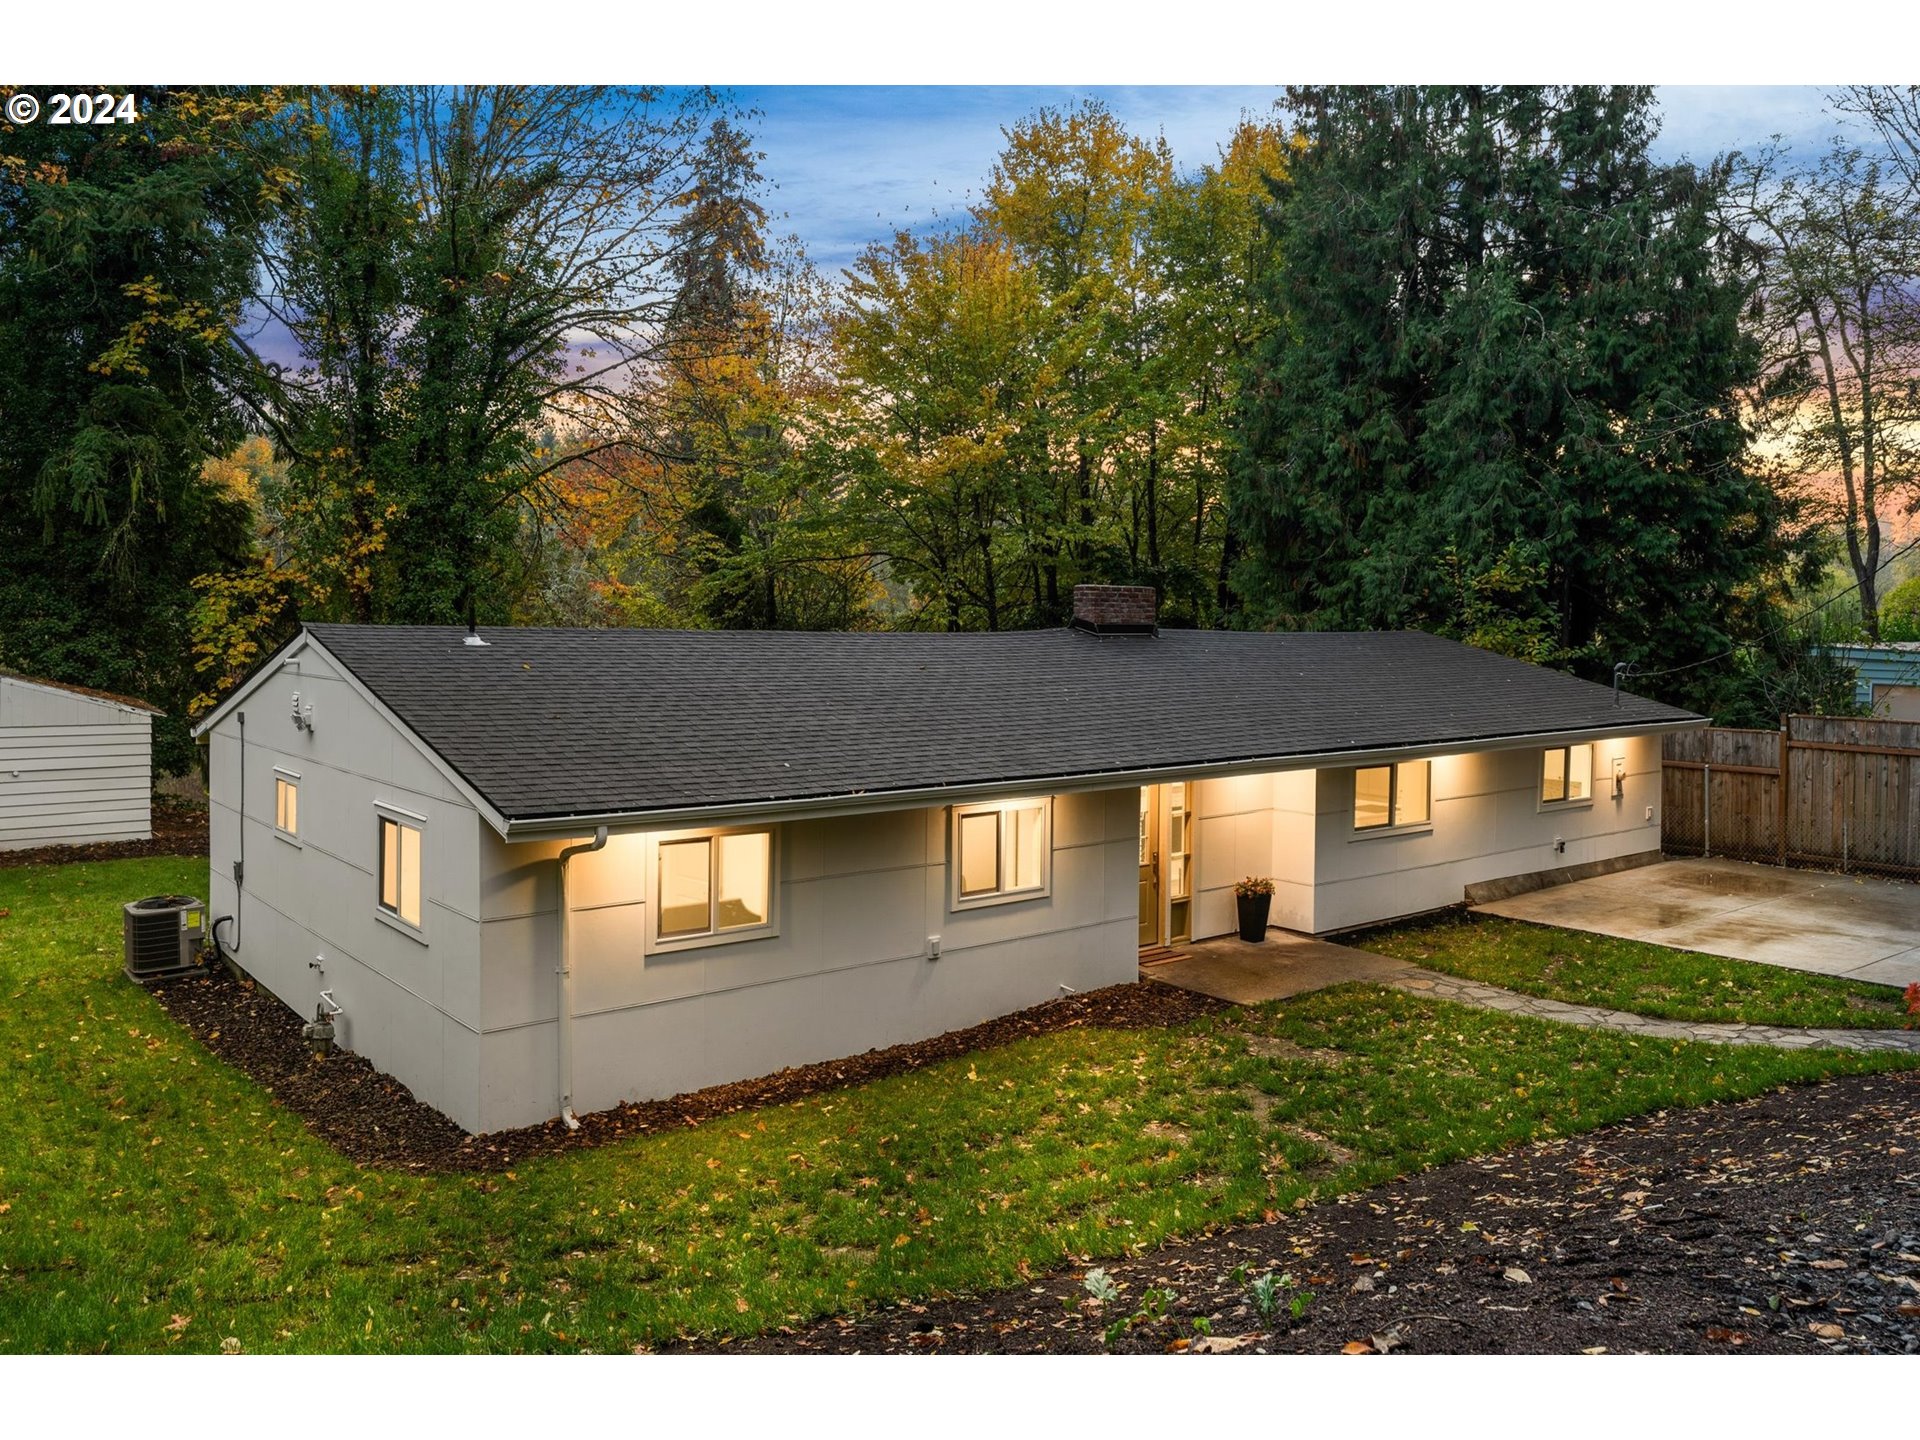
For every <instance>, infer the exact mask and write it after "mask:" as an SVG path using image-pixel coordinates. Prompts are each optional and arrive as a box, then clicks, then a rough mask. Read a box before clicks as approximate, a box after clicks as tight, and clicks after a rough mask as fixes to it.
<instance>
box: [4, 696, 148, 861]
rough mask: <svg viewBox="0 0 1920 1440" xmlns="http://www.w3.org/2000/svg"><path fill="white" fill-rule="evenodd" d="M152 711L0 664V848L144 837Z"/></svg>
mask: <svg viewBox="0 0 1920 1440" xmlns="http://www.w3.org/2000/svg"><path fill="white" fill-rule="evenodd" d="M159 713H160V712H159V711H158V710H156V709H155V708H154V707H153V706H151V705H149V704H147V703H146V702H145V701H142V700H130V699H127V698H126V697H125V696H121V695H109V694H107V693H106V692H105V691H101V690H87V689H83V688H82V687H80V686H77V685H63V684H60V683H59V682H57V681H53V680H35V679H31V678H29V677H27V676H24V675H12V674H7V673H4V672H0V850H31V849H37V848H38V847H40V846H42V845H90V844H95V843H97V842H100V841H105V840H146V839H149V838H151V836H152V834H153V813H152V799H153V717H154V716H155V715H158V714H159Z"/></svg>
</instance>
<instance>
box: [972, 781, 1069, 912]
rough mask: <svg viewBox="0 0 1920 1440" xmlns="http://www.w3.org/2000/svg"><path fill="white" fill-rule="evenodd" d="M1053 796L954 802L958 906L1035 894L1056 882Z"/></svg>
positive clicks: (1031, 897) (1034, 896)
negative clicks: (979, 803)
mask: <svg viewBox="0 0 1920 1440" xmlns="http://www.w3.org/2000/svg"><path fill="white" fill-rule="evenodd" d="M1052 822H1053V802H1052V801H1051V800H1050V799H1041V800H1008V801H1003V802H995V803H992V804H986V805H956V806H954V807H953V838H952V845H951V849H950V851H949V855H950V860H949V863H948V866H947V870H948V873H949V874H950V875H951V876H952V892H953V893H952V902H951V903H952V908H953V909H955V910H964V909H967V908H969V907H971V906H975V905H999V904H1002V903H1005V902H1007V901H1012V900H1034V899H1038V898H1040V897H1042V896H1045V895H1047V894H1049V893H1050V892H1051V887H1052V885H1053V836H1052V831H1053V823H1052Z"/></svg>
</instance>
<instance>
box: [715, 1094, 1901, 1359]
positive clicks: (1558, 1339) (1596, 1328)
mask: <svg viewBox="0 0 1920 1440" xmlns="http://www.w3.org/2000/svg"><path fill="white" fill-rule="evenodd" d="M1104 1269H1105V1270H1106V1272H1107V1274H1108V1275H1109V1276H1110V1277H1111V1279H1112V1280H1113V1281H1114V1282H1115V1283H1116V1284H1118V1285H1119V1286H1120V1287H1121V1288H1120V1293H1119V1295H1118V1297H1117V1298H1115V1299H1113V1300H1110V1301H1107V1302H1105V1303H1095V1302H1093V1301H1092V1299H1091V1297H1090V1296H1089V1294H1088V1291H1087V1288H1086V1285H1085V1277H1086V1273H1087V1267H1085V1266H1074V1267H1069V1268H1066V1269H1062V1270H1059V1271H1055V1272H1053V1273H1051V1274H1049V1275H1046V1276H1044V1277H1038V1278H1036V1279H1035V1281H1034V1282H1033V1283H1032V1284H1030V1285H1027V1286H1023V1287H1020V1288H1018V1289H1015V1290H1009V1291H1004V1292H1000V1293H996V1294H988V1295H980V1296H973V1297H959V1298H954V1299H945V1300H937V1301H929V1302H926V1303H915V1304H906V1305H898V1306H892V1307H889V1308H886V1309H883V1310H878V1311H874V1312H871V1313H869V1314H866V1315H862V1316H857V1317H852V1318H842V1319H834V1320H827V1321H823V1322H820V1323H817V1324H814V1325H811V1326H808V1327H805V1328H801V1329H797V1330H793V1331H789V1332H785V1333H776V1334H770V1335H766V1336H762V1337H760V1338H758V1339H756V1340H752V1341H748V1342H744V1343H741V1344H736V1345H729V1346H727V1347H726V1348H727V1349H729V1350H736V1349H745V1350H755V1351H802V1352H899V1353H913V1352H1049V1353H1058V1352H1073V1351H1080V1352H1091V1351H1099V1350H1102V1349H1105V1348H1109V1347H1108V1344H1107V1341H1106V1339H1105V1332H1106V1331H1107V1329H1108V1327H1109V1326H1111V1325H1113V1324H1114V1322H1115V1321H1116V1320H1124V1319H1126V1318H1127V1317H1129V1316H1132V1315H1136V1314H1139V1313H1140V1312H1141V1311H1142V1310H1143V1309H1145V1310H1146V1312H1147V1317H1148V1318H1145V1319H1143V1320H1140V1321H1137V1322H1135V1323H1134V1324H1132V1325H1130V1326H1128V1327H1126V1328H1125V1329H1124V1330H1123V1331H1122V1332H1121V1333H1120V1334H1119V1335H1118V1336H1117V1337H1116V1338H1115V1339H1114V1340H1113V1341H1112V1344H1111V1347H1110V1348H1112V1349H1114V1350H1116V1351H1133V1352H1165V1351H1170V1350H1171V1351H1175V1352H1178V1353H1208V1352H1211V1351H1230V1352H1237V1353H1246V1354H1262V1353H1266V1354H1270V1353H1279V1352H1286V1353H1307V1352H1320V1353H1327V1352H1335V1353H1337V1352H1341V1351H1343V1350H1345V1351H1351V1352H1352V1353H1373V1354H1379V1353H1392V1354H1397V1353H1407V1354H1419V1353H1435V1352H1440V1353H1450V1354H1462V1353H1468V1354H1473V1353H1478V1354H1486V1353H1500V1354H1506V1353H1541V1352H1546V1353H1582V1352H1598V1351H1608V1352H1616V1353H1617V1352H1624V1351H1649V1352H1656V1353H1672V1352H1687V1353H1742V1352H1753V1353H1767V1354H1818V1353H1827V1352H1843V1353H1844V1352H1867V1353H1881V1354H1908V1355H1911V1354H1916V1353H1920V1072H1913V1071H1905V1072H1896V1073H1890V1074H1882V1075H1867V1076H1846V1077H1841V1078H1836V1079H1832V1080H1827V1081H1823V1082H1821V1083H1820V1084H1817V1085H1807V1086H1801V1087H1798V1088H1793V1089H1782V1090H1778V1091H1774V1092H1773V1093H1771V1094H1768V1095H1764V1096H1761V1097H1759V1098H1757V1099H1754V1100H1749V1101H1745V1102H1742V1103H1738V1104H1731V1105H1712V1106H1706V1107H1702V1108H1699V1109H1693V1110H1675V1111H1662V1112H1660V1113H1658V1114H1655V1115H1651V1116H1647V1117H1645V1118H1643V1119H1640V1120H1637V1121H1632V1122H1629V1123H1626V1124H1621V1125H1614V1126H1609V1127H1606V1128H1604V1129H1601V1130H1596V1131H1593V1132H1591V1133H1589V1134H1587V1135H1583V1136H1580V1137H1578V1138H1576V1139H1572V1140H1564V1141H1556V1142H1551V1143H1547V1144H1542V1145H1537V1146H1533V1147H1529V1148H1526V1149H1522V1150H1516V1151H1511V1152H1508V1153H1507V1154H1504V1155H1498V1156H1494V1157H1491V1158H1488V1159H1483V1160H1474V1161H1463V1162H1460V1163H1457V1164H1453V1165H1448V1166H1444V1167H1441V1168H1439V1169H1435V1170H1431V1171H1428V1172H1427V1173H1425V1174H1422V1175H1414V1176H1409V1177H1406V1178H1404V1179H1401V1180H1397V1181H1394V1182H1393V1183H1391V1184H1388V1185H1384V1186H1381V1187H1379V1188H1378V1189H1374V1190H1368V1191H1363V1192H1360V1193H1357V1194H1354V1195H1349V1196H1344V1197H1342V1198H1341V1199H1339V1200H1335V1201H1329V1202H1326V1203H1323V1204H1320V1205H1317V1206H1313V1207H1311V1208H1308V1209H1305V1210H1302V1211H1299V1212H1296V1213H1293V1214H1290V1215H1286V1216H1283V1217H1279V1218H1277V1219H1276V1220H1274V1221H1273V1222H1271V1223H1268V1224H1262V1225H1254V1226H1249V1227H1245V1228H1240V1229H1233V1230H1226V1231H1221V1232H1219V1233H1216V1234H1214V1235H1211V1236H1206V1237H1202V1238H1199V1239H1195V1240H1192V1241H1189V1242H1185V1243H1174V1244H1169V1245H1166V1246H1163V1247H1161V1248H1160V1249H1157V1250H1154V1251H1152V1252H1151V1253H1148V1254H1146V1255H1143V1256H1141V1257H1139V1258H1137V1259H1133V1260H1124V1261H1110V1262H1105V1264H1104ZM1274 1271H1279V1272H1287V1273H1290V1274H1291V1275H1292V1276H1293V1277H1294V1279H1295V1281H1296V1282H1297V1284H1298V1286H1299V1287H1300V1288H1303V1289H1306V1290H1310V1291H1312V1292H1313V1299H1312V1301H1311V1303H1310V1304H1309V1305H1308V1307H1307V1310H1306V1312H1305V1314H1304V1316H1303V1317H1302V1318H1301V1319H1300V1320H1298V1321H1297V1322H1290V1323H1288V1322H1283V1323H1282V1325H1281V1326H1280V1328H1278V1329H1269V1328H1267V1326H1266V1325H1264V1324H1263V1322H1262V1321H1261V1319H1260V1318H1259V1316H1258V1315H1257V1314H1256V1312H1255V1309H1254V1306H1253V1303H1252V1297H1251V1294H1250V1288H1249V1281H1250V1279H1251V1278H1252V1277H1256V1276H1260V1275H1263V1274H1266V1273H1268V1272H1274ZM1152 1291H1157V1292H1160V1293H1159V1295H1158V1296H1157V1297H1155V1300H1156V1301H1157V1303H1150V1302H1149V1298H1148V1297H1149V1292H1152ZM1288 1293H1291V1292H1288ZM1168 1297H1170V1298H1168ZM1196 1320H1198V1321H1200V1322H1201V1328H1204V1329H1206V1330H1208V1331H1210V1334H1208V1335H1206V1336H1204V1337H1203V1336H1202V1334H1201V1330H1200V1328H1196V1324H1195V1322H1196Z"/></svg>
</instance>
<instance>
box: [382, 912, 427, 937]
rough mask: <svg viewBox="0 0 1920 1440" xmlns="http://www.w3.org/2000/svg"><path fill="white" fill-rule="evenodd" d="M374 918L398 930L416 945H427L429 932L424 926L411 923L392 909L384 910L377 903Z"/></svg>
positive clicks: (391, 928)
mask: <svg viewBox="0 0 1920 1440" xmlns="http://www.w3.org/2000/svg"><path fill="white" fill-rule="evenodd" d="M373 918H374V919H376V920H378V921H379V922H380V923H381V924H382V925H384V926H386V927H387V928H388V929H389V930H398V931H399V932H400V933H401V934H402V935H404V936H406V937H407V938H408V939H409V940H411V941H413V943H414V944H416V945H425V944H426V943H427V932H426V930H425V929H424V928H423V927H421V926H419V925H409V924H408V923H407V922H406V921H404V920H402V919H401V918H400V917H399V916H398V915H395V914H394V913H393V912H392V911H391V910H382V909H381V908H380V907H379V906H377V905H376V906H374V909H373Z"/></svg>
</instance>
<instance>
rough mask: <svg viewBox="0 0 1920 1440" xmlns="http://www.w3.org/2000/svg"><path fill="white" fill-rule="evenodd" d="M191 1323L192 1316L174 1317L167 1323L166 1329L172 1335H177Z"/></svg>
mask: <svg viewBox="0 0 1920 1440" xmlns="http://www.w3.org/2000/svg"><path fill="white" fill-rule="evenodd" d="M192 1323H193V1316H191V1315H176V1316H174V1317H173V1319H172V1320H170V1321H168V1322H167V1329H169V1330H171V1331H172V1332H173V1333H174V1334H176V1335H178V1334H179V1333H180V1332H181V1331H182V1330H184V1329H186V1328H187V1326H189V1325H191V1324H192Z"/></svg>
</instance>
